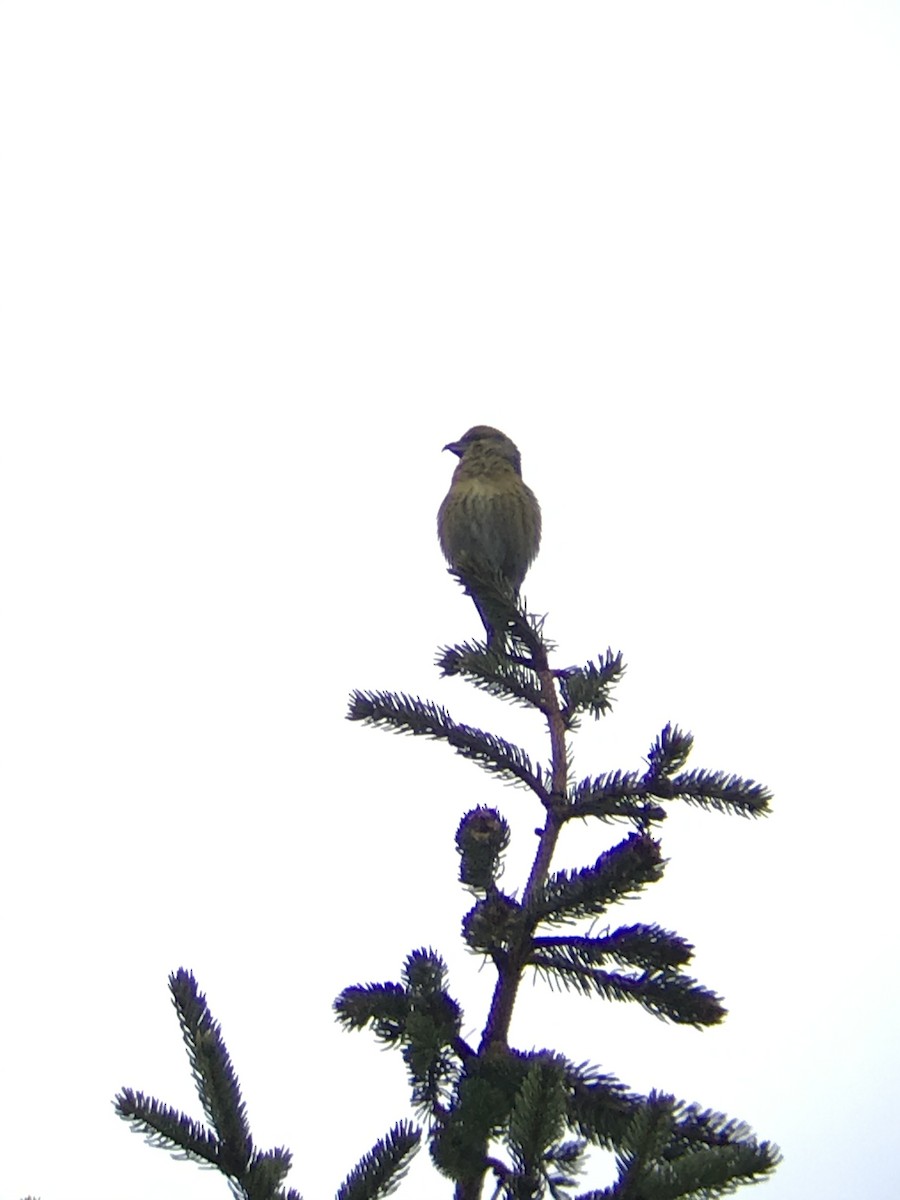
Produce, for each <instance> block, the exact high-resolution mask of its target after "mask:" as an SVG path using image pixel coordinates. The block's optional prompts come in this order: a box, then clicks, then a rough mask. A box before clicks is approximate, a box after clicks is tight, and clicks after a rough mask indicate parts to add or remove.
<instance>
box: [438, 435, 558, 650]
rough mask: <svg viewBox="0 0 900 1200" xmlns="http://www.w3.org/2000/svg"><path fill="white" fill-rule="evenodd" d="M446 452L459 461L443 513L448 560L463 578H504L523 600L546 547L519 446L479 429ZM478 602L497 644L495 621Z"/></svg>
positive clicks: (440, 515) (442, 537) (441, 534)
mask: <svg viewBox="0 0 900 1200" xmlns="http://www.w3.org/2000/svg"><path fill="white" fill-rule="evenodd" d="M444 449H445V450H450V451H452V453H453V454H455V455H456V456H457V457H458V458H459V462H458V463H457V465H456V469H455V470H454V472H453V479H452V482H451V484H450V490H449V491H448V492H447V495H446V496H445V497H444V500H443V503H442V504H441V507H440V509H439V511H438V540H439V541H440V544H441V549H442V550H443V552H444V557H445V558H446V559H447V562H448V563H449V564H450V566H451V568H452V569H453V570H454V571H457V572H459V573H460V574H462V575H463V576H465V575H466V573H467V568H470V569H474V570H476V571H481V572H487V573H488V574H489V575H495V576H499V577H500V579H501V580H502V582H504V583H505V584H507V585H508V586H509V589H510V591H511V592H512V594H513V596H514V597H515V598H518V594H519V589H520V588H521V586H522V581H523V580H524V578H525V574H526V572H527V571H528V568H529V567H530V566H531V564H532V562H533V561H534V559H535V557H536V556H537V552H538V548H539V547H540V543H541V508H540V505H539V504H538V502H537V497H536V496H535V494H534V492H532V490H531V488H530V487H528V486H527V485H526V484H525V483H524V482H523V480H522V459H521V455H520V454H519V450H518V447H517V446H516V444H515V443H514V442H513V441H512V440H511V439H510V438H508V437H507V436H506V434H505V433H501V432H500V430H499V429H494V428H493V426H491V425H474V426H473V427H472V428H471V429H469V430H467V432H466V433H464V434H463V435H462V437H461V438H460V439H459V441H457V442H448V443H447V445H446V446H444ZM470 594H471V588H470ZM472 598H473V600H474V601H475V606H476V607H477V609H478V612H479V614H480V616H481V619H482V621H483V622H484V626H485V629H486V631H487V634H488V642H489V643H491V642H492V641H493V638H494V629H493V626H492V623H491V621H490V620H489V618H488V616H487V614H486V612H485V608H484V605H483V604H482V603H480V602H479V598H478V597H477V596H474V595H473V597H472Z"/></svg>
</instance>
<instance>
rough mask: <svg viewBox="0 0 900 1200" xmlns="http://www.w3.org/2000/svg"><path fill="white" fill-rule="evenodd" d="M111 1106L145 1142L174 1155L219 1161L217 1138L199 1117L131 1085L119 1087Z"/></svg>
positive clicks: (205, 1162) (204, 1161)
mask: <svg viewBox="0 0 900 1200" xmlns="http://www.w3.org/2000/svg"><path fill="white" fill-rule="evenodd" d="M115 1107H116V1112H117V1113H118V1114H119V1116H120V1117H122V1118H124V1119H125V1120H126V1121H129V1122H130V1123H131V1128H132V1130H133V1132H135V1133H140V1134H143V1135H144V1137H145V1138H146V1140H147V1144H148V1145H149V1146H157V1147H159V1149H161V1150H168V1151H169V1152H170V1153H171V1154H172V1155H173V1156H174V1157H175V1158H184V1159H186V1160H189V1161H191V1162H196V1163H202V1164H203V1165H205V1166H214V1167H217V1166H218V1165H219V1141H218V1138H217V1137H216V1135H215V1134H214V1133H213V1132H212V1131H211V1130H209V1129H207V1128H206V1126H205V1125H203V1124H202V1123H201V1122H200V1121H194V1120H193V1119H192V1118H191V1117H188V1116H185V1114H184V1113H182V1112H179V1111H178V1110H177V1109H175V1108H172V1107H171V1105H168V1104H163V1103H161V1102H160V1101H159V1100H155V1099H153V1097H152V1096H145V1095H144V1093H143V1092H135V1091H133V1090H132V1089H131V1088H122V1090H121V1092H119V1094H118V1095H117V1096H116V1099H115Z"/></svg>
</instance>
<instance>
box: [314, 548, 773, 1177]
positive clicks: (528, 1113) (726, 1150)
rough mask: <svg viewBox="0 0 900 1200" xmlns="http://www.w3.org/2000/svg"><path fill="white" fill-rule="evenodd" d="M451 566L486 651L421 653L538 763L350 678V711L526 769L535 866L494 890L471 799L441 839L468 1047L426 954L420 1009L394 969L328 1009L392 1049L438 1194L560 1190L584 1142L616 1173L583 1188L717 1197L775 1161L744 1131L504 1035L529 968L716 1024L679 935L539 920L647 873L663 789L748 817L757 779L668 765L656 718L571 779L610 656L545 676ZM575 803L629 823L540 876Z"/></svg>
mask: <svg viewBox="0 0 900 1200" xmlns="http://www.w3.org/2000/svg"><path fill="white" fill-rule="evenodd" d="M464 565H465V573H463V572H460V571H457V572H453V573H454V574H455V575H456V578H457V579H458V581H459V582H460V583H461V584H462V585H463V586H464V587H465V588H466V590H467V591H468V593H469V594H470V595H472V596H473V597H474V598H475V601H476V605H477V606H478V610H479V612H480V614H481V616H482V619H483V620H484V622H485V626H486V628H487V629H488V631H489V638H488V645H487V646H482V645H481V644H477V643H476V644H469V643H465V644H463V645H461V646H455V647H444V648H443V650H442V651H441V652H440V654H439V658H438V665H439V667H440V668H441V671H442V673H443V674H444V675H445V676H450V675H458V676H460V677H461V678H464V679H467V680H468V681H469V682H470V683H472V684H473V685H474V686H475V687H477V688H479V689H481V690H482V691H485V692H487V693H488V694H490V695H493V696H495V697H496V698H498V699H504V700H507V701H509V702H512V703H516V704H521V705H524V706H526V707H529V708H532V709H534V710H535V711H537V712H539V713H540V714H541V715H542V716H543V718H544V720H545V721H546V725H547V732H548V735H549V741H550V754H549V765H548V766H546V767H534V766H532V763H531V760H530V758H529V757H528V756H527V754H526V753H525V751H524V750H523V749H521V748H520V747H518V746H512V745H510V744H509V743H507V742H505V741H504V740H503V739H501V738H498V737H496V736H495V735H493V734H490V733H487V732H485V731H482V730H476V729H472V728H471V727H469V726H464V725H458V724H457V723H455V722H454V721H453V720H452V718H451V717H450V716H449V714H448V713H447V712H446V710H444V709H441V708H439V707H438V706H437V705H435V704H432V703H430V702H426V701H422V700H419V699H413V698H411V697H408V696H405V695H400V696H394V695H392V694H390V693H379V692H359V691H357V692H355V693H353V696H352V698H351V707H350V713H349V715H350V717H351V719H355V720H363V721H366V722H368V723H370V724H375V725H382V726H384V727H386V728H388V729H393V730H396V731H401V732H412V733H416V734H424V735H426V736H430V737H434V738H437V739H441V740H446V741H448V742H449V743H450V744H451V745H453V746H454V748H455V749H457V750H458V752H460V753H462V754H463V755H464V756H465V757H469V758H471V759H472V760H473V761H475V762H476V763H477V764H478V765H480V766H482V767H483V768H484V769H487V770H488V771H490V772H491V773H493V774H496V775H499V776H500V777H501V778H503V777H506V778H511V779H513V780H515V781H518V782H523V783H525V784H526V785H527V786H528V787H530V788H531V790H532V791H534V792H535V793H536V795H537V796H538V797H539V799H540V800H541V803H542V804H543V807H544V819H543V825H542V827H541V828H539V829H537V830H536V831H535V832H536V834H537V835H538V844H537V848H536V852H535V855H534V860H533V862H532V865H531V870H530V873H529V876H528V879H527V881H526V883H525V886H524V888H522V889H521V891H514V892H512V893H511V894H509V893H506V892H503V891H501V890H500V888H499V886H498V880H499V878H500V874H501V871H502V867H503V858H504V854H505V851H506V849H507V846H508V844H509V839H510V830H509V826H508V824H507V823H506V821H505V820H504V818H503V817H502V816H501V814H500V813H499V812H498V811H497V810H496V809H493V808H488V807H486V806H484V805H481V806H479V807H477V808H475V809H472V810H470V811H469V812H468V813H466V815H465V816H464V817H463V818H462V820H461V822H460V824H459V827H458V829H457V833H456V848H457V851H458V854H459V857H460V868H459V877H460V882H461V883H462V884H463V885H464V886H465V887H467V888H468V889H470V891H472V892H474V893H475V895H476V897H477V900H476V903H475V904H474V906H473V907H472V908H471V909H470V911H469V912H468V913H467V914H466V916H465V918H464V920H463V937H464V940H465V941H466V943H467V945H468V946H469V948H470V949H471V950H473V951H474V952H476V953H478V954H481V955H483V956H485V957H486V958H487V959H488V960H489V961H490V962H492V963H493V966H494V969H495V970H496V982H495V986H494V993H493V997H492V1000H491V1006H490V1011H489V1013H488V1017H487V1020H486V1021H485V1024H484V1028H483V1032H482V1035H481V1040H480V1043H479V1044H478V1046H477V1048H472V1047H469V1046H468V1045H467V1044H465V1043H463V1042H462V1039H461V1038H460V1037H459V1032H458V1030H459V1028H460V1027H461V1014H460V1013H459V1010H458V1009H456V1008H453V1009H452V1012H451V1010H450V1009H449V1008H448V1009H446V1010H442V1009H441V1008H440V1005H437V1007H435V1004H436V1002H437V999H438V997H440V996H444V995H445V994H446V987H445V980H444V976H443V974H442V967H443V964H442V963H441V964H440V970H439V969H438V966H437V964H436V963H435V962H433V961H431V960H426V959H423V960H422V963H421V964H420V968H421V970H422V971H423V972H424V977H425V986H424V988H423V997H425V998H427V1002H424V1000H423V1002H422V1003H421V1004H420V1006H419V1008H418V1009H416V1005H415V1004H414V1003H413V1000H412V989H411V979H410V978H406V981H405V984H404V986H403V988H402V989H401V991H402V999H401V996H400V995H399V994H398V992H397V991H396V990H394V988H395V986H396V985H378V986H377V987H376V986H375V985H369V986H368V987H367V988H358V989H348V990H347V991H345V992H344V993H342V996H341V997H339V999H338V1002H337V1003H336V1010H337V1011H338V1016H339V1019H340V1020H342V1022H344V1023H345V1024H347V1025H348V1026H351V1027H355V1028H359V1027H360V1026H361V1025H362V1024H365V1023H368V1024H371V1025H372V1027H373V1029H374V1030H375V1032H376V1034H377V1035H378V1036H379V1037H381V1038H382V1039H383V1040H391V1041H394V1042H396V1043H398V1044H399V1045H400V1046H401V1048H402V1050H403V1055H404V1059H405V1060H406V1062H407V1068H408V1071H409V1074H410V1083H411V1086H412V1091H413V1101H414V1103H415V1104H416V1105H417V1107H420V1108H421V1109H422V1110H423V1111H424V1112H426V1113H427V1114H428V1115H429V1117H430V1134H429V1137H430V1147H431V1153H432V1157H433V1159H434V1162H435V1164H436V1166H437V1167H438V1169H439V1170H440V1171H441V1172H442V1173H444V1174H445V1175H446V1176H448V1177H449V1178H450V1179H452V1180H453V1181H454V1182H455V1197H456V1200H479V1198H480V1196H481V1190H482V1185H483V1182H484V1179H485V1176H486V1175H488V1174H491V1175H492V1176H493V1179H494V1182H495V1190H494V1193H493V1195H494V1198H495V1200H524V1198H525V1197H528V1198H529V1200H537V1198H538V1197H544V1196H547V1195H550V1196H552V1197H554V1200H570V1198H571V1192H572V1189H573V1188H574V1186H575V1180H576V1175H577V1173H578V1170H579V1168H580V1166H581V1162H582V1159H583V1155H584V1150H585V1148H586V1146H587V1145H588V1144H593V1145H596V1146H602V1147H605V1148H606V1149H609V1150H612V1151H613V1152H615V1153H617V1154H618V1156H619V1163H620V1168H621V1171H620V1179H619V1181H618V1183H617V1184H616V1185H614V1187H612V1188H610V1189H606V1190H605V1191H603V1192H597V1193H586V1194H585V1195H589V1196H596V1197H600V1196H601V1195H608V1196H609V1197H612V1196H616V1197H622V1198H623V1200H624V1198H625V1197H630V1198H631V1200H653V1197H655V1196H660V1197H662V1196H665V1197H668V1196H672V1197H673V1200H674V1197H676V1196H682V1195H683V1196H689V1195H696V1196H698V1197H700V1196H701V1195H707V1193H706V1192H704V1191H703V1188H704V1187H707V1185H708V1186H709V1187H710V1188H711V1189H712V1190H710V1191H709V1192H708V1195H710V1196H712V1195H718V1194H719V1191H721V1190H722V1189H724V1190H729V1189H730V1188H731V1187H733V1186H736V1183H735V1181H736V1180H738V1179H740V1181H742V1182H743V1181H746V1180H745V1179H744V1177H742V1176H741V1175H740V1172H741V1171H742V1170H745V1169H746V1170H749V1175H748V1176H747V1178H750V1179H753V1180H756V1179H758V1178H760V1177H761V1176H763V1175H764V1174H766V1173H768V1172H769V1171H771V1170H772V1169H773V1168H774V1166H775V1164H776V1162H777V1158H778V1152H777V1148H775V1147H773V1146H771V1145H770V1144H768V1143H760V1144H757V1143H756V1142H755V1141H754V1140H753V1138H752V1136H751V1135H750V1134H749V1132H748V1131H747V1130H746V1129H745V1128H744V1127H743V1126H742V1125H740V1124H739V1123H735V1124H733V1125H731V1126H727V1125H725V1124H723V1123H721V1122H719V1123H717V1120H716V1118H715V1115H711V1114H709V1113H706V1112H703V1113H701V1112H700V1110H699V1109H698V1110H694V1109H690V1108H688V1107H687V1106H684V1105H682V1104H681V1103H680V1102H677V1101H675V1100H673V1099H672V1098H671V1097H658V1096H656V1094H655V1093H654V1094H651V1096H650V1097H649V1098H648V1097H643V1096H639V1095H636V1094H634V1093H632V1092H629V1091H628V1090H627V1089H626V1088H625V1087H624V1086H623V1085H622V1084H621V1083H619V1081H618V1080H616V1079H615V1078H614V1077H613V1076H610V1075H606V1074H601V1073H599V1072H597V1071H596V1069H595V1068H590V1067H586V1066H581V1067H575V1066H573V1065H572V1064H570V1063H568V1062H567V1061H566V1060H565V1059H564V1058H562V1056H560V1055H556V1054H554V1053H553V1052H551V1051H541V1052H537V1053H532V1054H528V1055H526V1054H523V1053H521V1052H519V1051H517V1050H515V1049H513V1048H512V1047H511V1046H510V1045H509V1031H510V1023H511V1020H512V1014H513V1010H514V1006H515V1001H516V997H517V994H518V989H519V987H520V984H521V982H522V979H523V978H524V975H525V973H526V972H527V971H528V970H533V971H535V972H537V973H538V974H539V975H541V976H542V977H544V978H546V979H547V980H548V981H549V982H550V983H551V984H552V985H555V986H557V987H561V988H571V989H575V990H577V991H581V992H583V993H586V994H591V995H599V996H603V997H605V998H607V999H616V1000H622V1001H626V1000H627V1001H634V1002H637V1003H638V1004H640V1005H641V1006H642V1007H644V1008H645V1009H646V1010H647V1011H649V1012H650V1013H651V1014H653V1015H655V1016H657V1017H661V1018H664V1019H666V1020H669V1021H672V1022H674V1023H677V1024H686V1025H694V1026H696V1027H705V1026H709V1025H714V1024H716V1023H717V1022H719V1021H721V1020H722V1018H723V1017H724V1015H725V1009H724V1006H723V1004H722V1001H721V999H720V998H719V997H718V996H717V995H716V994H715V993H714V992H712V991H710V990H709V989H707V988H706V987H704V986H702V985H701V984H700V983H698V982H697V981H696V980H694V979H692V978H691V977H690V976H688V975H687V974H685V973H683V971H682V968H683V967H684V966H685V965H686V964H687V963H688V962H689V961H690V959H691V956H692V953H693V947H692V946H691V944H690V943H689V942H688V941H687V940H686V939H684V938H682V937H680V936H678V935H677V934H675V933H672V932H670V931H668V930H665V929H663V928H661V927H660V926H658V925H650V924H634V925H627V926H620V927H619V928H616V929H614V930H609V929H607V931H606V932H605V933H602V934H600V935H596V936H595V935H593V934H592V933H591V934H590V935H582V934H577V933H573V934H570V935H566V936H549V935H548V934H546V933H544V932H542V930H543V928H545V927H552V926H555V925H556V926H559V925H567V924H571V923H573V922H578V921H582V920H590V919H593V918H596V917H597V916H598V915H600V914H602V913H604V912H606V911H607V910H608V909H609V908H610V907H611V906H612V905H613V904H616V903H620V902H621V901H623V900H625V899H627V898H630V897H633V896H635V895H637V894H638V893H640V892H641V891H642V890H643V889H644V888H645V887H646V886H647V885H648V884H649V883H652V882H655V881H657V880H658V879H659V878H661V876H662V873H663V868H664V860H663V858H662V853H661V849H660V845H659V842H658V841H657V840H655V839H654V838H653V837H651V836H650V834H649V832H648V830H649V828H650V826H652V825H654V824H658V823H660V822H661V821H662V820H664V819H665V817H666V815H667V807H666V806H667V802H669V801H671V800H673V799H682V800H685V801H686V802H688V803H694V804H700V805H702V806H704V807H707V808H719V809H721V810H725V811H734V812H738V813H741V814H743V815H761V814H764V813H765V812H766V811H767V806H768V800H769V793H768V792H767V790H766V789H765V788H763V787H762V786H761V785H759V784H756V783H755V782H754V781H752V780H745V779H742V778H740V777H739V776H736V775H727V774H725V773H724V772H710V771H704V770H693V771H688V770H686V769H685V765H686V762H687V759H688V756H689V754H690V751H691V749H692V745H693V739H692V736H691V734H690V733H686V732H684V731H682V730H681V729H680V728H679V727H678V726H676V725H673V724H671V723H670V724H668V725H666V726H665V728H664V729H663V730H662V732H661V733H660V734H659V735H658V736H657V738H656V739H655V740H654V742H653V744H652V745H651V747H650V751H649V753H648V756H647V765H646V769H645V770H644V771H643V772H639V771H621V770H617V771H609V772H606V773H605V774H602V775H597V776H594V777H589V778H586V779H583V780H581V781H580V782H577V783H574V784H573V783H572V782H571V781H570V779H569V771H570V761H571V750H570V748H569V744H568V735H569V734H570V733H571V732H572V731H573V730H574V729H576V728H577V725H578V719H579V717H580V715H581V714H583V713H589V714H590V715H592V716H594V717H595V718H596V717H600V716H601V715H603V714H604V713H606V712H608V711H609V709H610V707H611V704H612V697H611V691H612V688H613V686H614V685H615V683H616V682H618V680H619V678H621V675H622V673H623V671H624V666H623V662H622V656H621V654H614V653H613V652H612V650H607V652H606V654H605V655H601V656H600V657H599V658H598V659H597V661H596V662H589V663H587V664H586V665H585V666H584V667H577V668H576V667H571V668H567V669H564V670H554V669H553V668H551V666H550V662H549V652H550V649H551V644H550V643H549V641H548V640H547V639H546V638H545V636H544V620H543V618H535V617H534V616H532V615H531V614H529V613H528V612H527V610H526V608H525V605H524V602H521V601H520V600H519V599H518V597H517V596H516V595H515V594H514V593H513V592H512V590H511V589H510V588H509V586H508V585H506V584H505V583H504V581H503V580H502V579H500V578H493V577H491V576H489V575H480V574H478V571H479V570H480V568H479V567H478V565H477V564H470V563H468V562H466V563H465V564H464ZM470 568H471V570H470ZM576 817H578V818H588V817H595V818H598V819H600V820H602V821H612V820H623V819H624V820H628V821H630V822H632V823H633V824H635V825H636V826H637V830H636V832H633V833H631V834H630V835H629V836H628V837H626V838H625V839H624V840H622V841H621V842H619V843H618V844H617V845H614V846H612V847H611V848H610V849H609V850H607V851H605V852H604V853H603V854H601V855H600V856H599V857H598V858H597V859H596V861H595V862H594V863H592V864H591V865H589V866H586V867H580V868H574V869H568V870H556V871H551V864H552V861H553V856H554V853H555V850H556V845H557V841H558V837H559V833H560V830H561V828H562V826H563V824H564V823H565V822H567V821H571V820H573V819H574V818H576ZM421 953H422V954H424V953H425V952H421ZM417 969H418V968H417ZM442 1012H443V1016H441V1015H440V1014H441V1013H442ZM436 1014H437V1015H436ZM417 1022H420V1024H417ZM573 1135H574V1136H573ZM704 1156H705V1157H704ZM713 1157H716V1158H717V1160H718V1161H717V1162H715V1163H713V1161H712V1158H713ZM698 1158H703V1160H704V1161H703V1167H702V1170H697V1169H696V1164H695V1162H694V1159H698ZM673 1188H674V1189H680V1190H672V1189H673ZM716 1188H718V1189H719V1191H716V1190H715V1189H716Z"/></svg>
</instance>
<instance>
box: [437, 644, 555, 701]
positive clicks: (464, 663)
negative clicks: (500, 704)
mask: <svg viewBox="0 0 900 1200" xmlns="http://www.w3.org/2000/svg"><path fill="white" fill-rule="evenodd" d="M436 661H437V666H439V667H440V669H441V675H443V676H444V677H445V678H451V677H452V676H454V675H459V676H461V677H462V678H464V679H468V680H469V681H470V682H471V683H473V684H474V686H475V687H477V688H479V689H480V690H481V691H483V692H487V693H488V695H490V696H495V697H497V699H500V700H502V699H508V700H511V701H512V702H513V703H514V704H521V705H524V706H525V707H527V708H536V709H539V710H540V709H541V707H542V704H543V697H542V695H541V689H540V687H539V686H538V684H537V681H536V679H535V677H534V672H533V670H531V668H530V667H529V666H527V665H525V664H523V663H522V662H521V661H520V660H517V659H513V658H511V657H510V656H509V655H508V654H503V653H501V652H500V651H499V650H497V649H496V648H494V647H490V646H484V645H482V644H481V643H479V642H475V643H471V642H464V643H463V644H462V645H460V646H444V647H443V649H442V650H441V651H440V652H439V654H438V657H437V660H436Z"/></svg>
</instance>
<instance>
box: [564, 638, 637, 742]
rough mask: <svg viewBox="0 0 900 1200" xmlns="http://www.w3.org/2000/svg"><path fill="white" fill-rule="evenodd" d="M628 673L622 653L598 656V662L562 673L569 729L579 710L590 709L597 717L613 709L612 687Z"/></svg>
mask: <svg viewBox="0 0 900 1200" xmlns="http://www.w3.org/2000/svg"><path fill="white" fill-rule="evenodd" d="M624 674H625V664H624V662H623V660H622V652H621V651H618V652H617V653H615V654H614V653H613V652H612V650H611V649H607V651H606V653H605V654H604V655H602V656H600V657H598V659H597V663H596V665H595V664H594V663H593V662H587V663H586V664H585V665H584V666H583V667H569V668H568V669H567V670H565V671H560V672H559V673H558V679H559V688H560V692H561V693H562V699H563V709H564V712H565V714H566V717H567V724H568V725H569V728H574V726H573V725H572V724H571V721H572V718H574V716H575V714H576V713H580V712H587V713H589V714H590V715H591V716H592V717H594V718H595V719H598V718H600V717H602V716H604V715H605V714H606V713H608V712H609V711H610V710H611V709H612V703H613V702H612V689H613V688H614V687H615V685H616V684H617V683H618V682H619V680H620V679H621V678H622V676H623V675H624Z"/></svg>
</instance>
